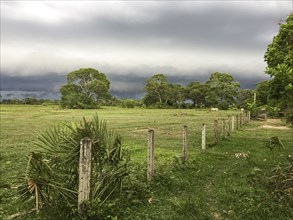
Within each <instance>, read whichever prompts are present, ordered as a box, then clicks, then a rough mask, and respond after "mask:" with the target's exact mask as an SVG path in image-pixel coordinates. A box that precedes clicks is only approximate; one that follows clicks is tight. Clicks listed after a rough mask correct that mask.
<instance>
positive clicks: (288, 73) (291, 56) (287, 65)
mask: <svg viewBox="0 0 293 220" xmlns="http://www.w3.org/2000/svg"><path fill="white" fill-rule="evenodd" d="M264 58H265V61H266V62H267V64H268V66H267V68H266V73H267V74H268V75H270V76H271V77H272V80H271V82H270V89H269V98H270V102H271V103H274V104H276V105H277V106H278V107H280V108H281V109H283V110H284V109H289V108H293V14H290V15H289V16H288V18H287V19H286V22H285V23H283V24H281V25H280V30H279V33H278V34H277V35H276V36H275V37H274V38H273V41H272V43H271V44H269V45H268V47H267V51H266V53H265V56H264Z"/></svg>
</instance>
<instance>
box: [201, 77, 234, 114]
mask: <svg viewBox="0 0 293 220" xmlns="http://www.w3.org/2000/svg"><path fill="white" fill-rule="evenodd" d="M205 85H206V86H207V88H208V90H207V96H206V101H207V103H208V105H210V106H217V107H218V108H221V109H228V107H229V105H233V104H236V103H237V96H238V94H239V88H240V84H239V82H237V81H235V80H234V78H233V77H232V76H231V75H229V74H228V73H218V72H216V73H213V74H212V75H211V76H210V78H209V80H208V81H207V82H206V83H205Z"/></svg>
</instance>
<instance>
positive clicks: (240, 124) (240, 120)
mask: <svg viewBox="0 0 293 220" xmlns="http://www.w3.org/2000/svg"><path fill="white" fill-rule="evenodd" d="M239 116H240V118H239V127H240V128H241V127H242V113H240V114H239Z"/></svg>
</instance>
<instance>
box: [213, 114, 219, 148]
mask: <svg viewBox="0 0 293 220" xmlns="http://www.w3.org/2000/svg"><path fill="white" fill-rule="evenodd" d="M214 137H215V143H216V144H217V143H218V142H219V130H218V120H215V121H214Z"/></svg>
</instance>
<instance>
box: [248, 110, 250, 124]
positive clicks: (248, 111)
mask: <svg viewBox="0 0 293 220" xmlns="http://www.w3.org/2000/svg"><path fill="white" fill-rule="evenodd" d="M248 122H250V111H248Z"/></svg>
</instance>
